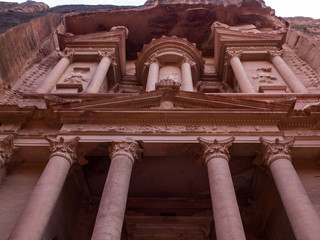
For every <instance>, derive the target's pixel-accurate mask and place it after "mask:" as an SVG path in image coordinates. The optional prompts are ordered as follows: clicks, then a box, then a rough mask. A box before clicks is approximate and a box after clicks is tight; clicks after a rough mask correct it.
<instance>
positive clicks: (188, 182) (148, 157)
mask: <svg viewBox="0 0 320 240" xmlns="http://www.w3.org/2000/svg"><path fill="white" fill-rule="evenodd" d="M79 137H80V141H79V144H78V146H77V153H78V154H77V161H76V162H75V163H74V164H73V165H72V166H71V169H70V171H69V174H68V176H67V177H66V180H65V184H64V186H63V188H62V190H61V194H60V195H59V196H58V200H57V202H56V204H55V205H54V208H53V209H52V215H51V216H50V218H49V220H48V223H47V225H46V226H43V227H42V228H43V229H42V230H43V232H44V233H43V234H44V236H46V237H48V238H49V239H55V238H54V237H56V239H90V238H91V236H92V232H93V231H94V230H93V229H94V228H95V225H96V222H97V218H96V216H97V212H98V210H99V211H100V209H101V206H102V205H101V201H102V199H103V198H101V195H102V194H103V192H104V191H105V190H103V189H104V187H105V185H106V179H107V176H109V174H110V172H111V171H112V167H111V166H112V162H113V161H114V160H115V159H113V158H112V156H111V155H110V154H111V153H112V146H113V145H114V144H115V143H116V144H119V142H120V143H125V144H129V145H130V144H133V145H132V146H131V147H134V148H133V149H132V148H130V147H129V148H127V147H126V146H124V147H123V148H121V151H122V152H123V151H124V153H123V154H122V155H121V154H120V156H119V157H120V158H121V157H122V158H124V159H125V158H128V160H130V161H131V163H132V171H131V174H130V175H131V176H130V177H129V181H130V182H129V185H128V186H127V187H128V189H127V192H128V195H127V197H126V199H125V201H124V202H123V203H121V202H119V201H118V202H117V204H118V207H119V204H120V205H122V207H124V209H125V214H124V215H123V216H121V219H122V221H120V222H118V223H119V224H120V229H121V231H120V233H121V236H119V237H120V238H121V239H179V238H180V237H181V236H183V237H184V239H227V238H224V236H219V235H218V233H217V229H218V228H219V227H217V223H219V221H220V223H221V221H222V218H221V217H215V212H216V213H217V212H218V211H219V208H216V211H214V210H212V204H213V203H214V198H215V197H216V196H215V194H214V190H213V188H212V186H211V183H210V181H212V180H211V179H212V177H214V176H217V175H216V174H213V175H211V177H210V171H209V170H210V169H209V166H208V164H207V166H205V165H203V164H205V163H203V162H201V161H199V158H200V157H201V156H202V159H203V157H204V156H205V155H203V151H205V149H203V148H202V147H201V144H200V143H199V141H198V140H197V138H198V137H199V136H192V135H188V136H181V135H180V136H178V135H176V136H173V135H171V136H170V135H164V134H163V136H157V137H152V136H151V135H149V136H147V135H146V136H144V137H142V136H134V135H131V136H123V135H117V136H101V135H100V136H94V135H82V136H79ZM276 137H277V136H265V139H269V140H272V141H273V142H274V139H275V138H276ZM278 137H280V136H278ZM63 138H64V139H65V141H64V142H68V141H69V140H68V139H74V136H71V135H70V136H67V135H65V136H63ZM201 138H202V139H204V140H205V141H209V143H210V142H211V143H214V140H215V139H217V142H216V145H215V146H211V150H210V151H213V152H210V151H209V155H206V156H207V157H209V156H211V155H212V154H213V155H212V156H211V157H210V158H212V157H213V158H212V159H211V160H210V161H212V163H214V162H213V161H215V157H220V158H222V159H221V160H223V161H221V162H220V160H218V161H217V162H216V163H215V164H221V163H223V164H224V162H225V163H227V165H225V166H228V168H226V169H225V170H227V171H229V172H230V177H231V180H232V183H233V188H232V189H231V188H230V189H229V190H227V188H226V187H227V186H224V188H223V189H224V190H225V191H226V192H228V191H230V192H231V193H232V192H233V193H234V194H235V197H236V202H234V203H233V204H236V206H237V208H236V209H239V210H237V211H238V213H237V211H236V212H235V213H231V217H232V216H234V215H233V214H235V215H237V214H239V216H240V221H238V224H240V226H241V227H242V226H243V230H242V231H243V233H244V234H245V238H244V239H262V238H261V236H264V237H267V236H268V234H270V236H274V234H280V233H281V234H282V235H283V236H286V239H293V237H294V236H296V234H297V233H296V232H295V230H293V229H292V227H291V224H290V222H291V220H290V219H289V220H290V221H289V220H288V217H287V214H286V210H285V209H286V207H285V204H288V203H286V202H283V201H281V200H280V197H279V194H278V191H279V189H277V187H276V185H275V184H274V180H273V178H272V172H270V171H269V170H268V169H267V167H263V166H265V165H260V162H261V161H262V160H259V159H262V158H260V157H259V156H260V155H259V154H257V152H259V151H260V149H261V143H260V141H259V136H253V137H251V136H236V137H235V139H234V140H233V141H232V139H230V137H228V136H217V135H206V136H203V135H202V136H201ZM56 139H57V140H56V141H57V142H61V139H59V138H56ZM92 139H95V140H94V141H92ZM228 139H229V140H228ZM280 139H281V137H280ZM114 140H116V141H114ZM225 140H228V141H229V142H232V143H231V145H230V147H228V148H226V147H223V146H222V145H221V142H222V143H223V142H224V141H225ZM281 142H283V140H280V143H281ZM14 143H15V146H17V147H19V149H18V150H16V153H15V155H16V156H17V157H19V158H22V157H23V158H24V159H25V162H22V163H19V164H17V163H15V164H13V163H11V165H10V164H8V167H7V168H8V170H9V171H8V175H7V177H6V178H5V180H4V181H3V183H2V184H1V185H0V191H1V192H0V193H1V195H3V194H6V193H7V191H8V188H7V187H6V186H7V184H14V182H15V181H16V180H15V179H18V173H19V171H21V170H22V169H24V168H25V166H31V168H34V172H35V173H36V172H37V175H38V176H40V175H43V174H44V173H45V172H42V171H43V170H42V167H41V166H43V167H44V165H41V164H43V162H46V161H48V160H45V159H49V152H48V146H49V143H48V141H47V140H45V139H39V138H38V139H30V138H28V139H27V138H17V139H15V141H14ZM294 144H295V145H294V147H293V148H292V149H293V152H292V159H293V164H294V166H295V168H296V171H297V172H298V175H299V177H300V179H301V180H302V183H303V186H304V188H305V189H306V191H307V192H308V195H309V196H310V199H311V202H312V203H313V205H314V207H315V212H316V211H317V209H319V206H318V205H317V204H318V201H317V199H318V197H319V196H318V195H317V193H316V192H313V191H312V189H313V188H314V187H315V186H316V185H317V182H316V181H315V178H314V177H313V178H312V177H309V176H311V175H312V176H317V174H318V172H317V170H316V169H315V168H314V167H315V166H314V165H315V163H314V161H315V160H316V158H317V154H318V150H317V149H318V147H316V146H312V143H311V142H310V144H309V145H308V144H306V143H305V141H300V140H299V139H298V140H296V141H295V143H294ZM306 145H308V147H306ZM208 146H210V144H209V145H208ZM221 147H222V149H221ZM209 148H210V147H209ZM36 149H37V152H38V153H39V154H38V155H37V156H35V154H34V152H35V150H36ZM108 149H109V151H108ZM130 149H131V150H130ZM134 149H136V151H137V150H138V152H135V153H136V154H137V155H136V157H134V161H132V160H131V159H130V158H131V157H132V156H134V154H135V153H134V152H132V151H133V150H134ZM141 150H143V153H142V152H141ZM227 150H228V151H229V150H230V152H229V154H230V158H228V159H224V158H223V156H228V152H226V151H227ZM51 151H52V150H51ZM221 151H222V152H221ZM128 153H129V155H128ZM210 153H211V155H210ZM216 153H219V154H218V156H216V155H215V154H216ZM306 153H308V154H307V155H308V156H307V155H306ZM130 154H131V155H130ZM132 154H133V155H132ZM221 154H222V155H221ZM223 154H225V155H223ZM51 155H52V153H51ZM35 159H37V161H36V162H38V163H36V162H35ZM227 160H228V161H227ZM50 161H51V160H50ZM124 161H126V160H124ZM210 161H209V163H210ZM114 162H115V161H114ZM275 162H276V161H275ZM275 162H274V163H275ZM287 162H288V163H289V164H291V163H290V161H288V160H287ZM274 163H273V164H274ZM257 165H259V166H257ZM36 166H40V167H36ZM260 166H261V167H260ZM47 168H48V166H47V167H46V169H47ZM37 169H38V170H37ZM120 169H123V167H121V168H120ZM215 169H218V168H216V167H215ZM264 169H265V170H264ZM24 171H25V170H24ZM121 171H122V170H121ZM208 171H209V172H208ZM219 171H221V170H219ZM306 172H308V174H306ZM212 173H214V172H212ZM212 173H211V174H212ZM125 174H128V172H127V173H123V174H122V175H125ZM306 176H308V177H306ZM42 177H43V176H42ZM119 177H120V178H121V175H119ZM59 179H60V180H61V178H59ZM59 179H56V180H57V181H58V180H59ZM119 181H121V179H120V180H119ZM213 181H215V183H216V185H214V186H215V187H217V184H219V180H217V179H216V180H213ZM217 181H218V182H217ZM10 182H11V183H10ZM35 182H36V181H34V182H33V183H30V184H31V185H33V184H35ZM224 182H225V181H224ZM116 184H119V183H118V181H117V183H116ZM117 186H118V185H117ZM32 188H33V187H29V191H31V190H32ZM11 189H12V188H11ZM210 189H211V193H210ZM118 190H119V188H118V187H116V188H115V189H114V190H112V191H113V193H112V197H114V196H115V194H117V193H118ZM216 191H217V190H216ZM30 194H31V196H32V193H31V192H29V195H30ZM217 194H219V193H217ZM27 195H28V194H26V196H27ZM280 195H281V194H280ZM218 196H219V197H223V195H220V194H219V195H218ZM27 198H28V197H26V198H25V199H24V203H23V204H21V205H24V206H25V205H26V204H27V202H26V200H27ZM100 198H101V199H100ZM107 198H108V197H107ZM229 199H230V197H228V198H227V200H229ZM0 201H1V200H0ZM107 201H108V199H107ZM220 203H221V200H220ZM8 204H10V203H7V205H8ZM12 204H13V203H12ZM110 204H111V202H110V201H108V205H107V206H110ZM224 204H228V203H227V202H225V203H224ZM229 204H230V203H229ZM231 204H232V203H231ZM67 206H68V210H67V211H64V210H63V209H65V207H67ZM283 206H284V207H283ZM114 207H115V208H117V205H115V206H114ZM220 210H221V209H220ZM222 210H224V208H222ZM20 211H22V209H20ZM116 213H119V212H118V211H117V210H116ZM222 213H223V212H222ZM19 214H20V213H18V212H17V213H16V214H15V216H12V219H11V221H12V222H16V220H17V219H18V216H19ZM14 219H15V220H14ZM231 219H233V218H231ZM271 219H272V220H271ZM31 220H32V214H31V215H29V217H28V222H30V221H31ZM231 221H233V220H231ZM116 222H117V221H114V223H116ZM276 223H278V224H276ZM61 224H62V225H64V224H65V226H66V228H62V225H61ZM56 227H58V228H59V229H60V231H57V228H56ZM118 227H119V226H118ZM61 229H63V230H61ZM232 230H235V228H233V229H232ZM238 231H240V235H241V228H240V230H239V229H238ZM271 232H272V234H271ZM228 233H230V232H228ZM237 234H239V232H237ZM119 237H118V238H119ZM120 238H119V239H120ZM296 238H297V236H296ZM12 239H14V238H12ZM93 239H94V238H93ZM96 239H100V238H99V237H97V238H96ZM101 239H108V238H101ZM297 239H298V238H297ZM310 239H312V238H310Z"/></svg>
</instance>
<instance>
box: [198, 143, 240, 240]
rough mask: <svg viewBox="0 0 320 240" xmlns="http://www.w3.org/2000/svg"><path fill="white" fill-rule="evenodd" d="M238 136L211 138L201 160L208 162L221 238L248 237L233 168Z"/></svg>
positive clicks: (205, 146)
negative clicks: (233, 146)
mask: <svg viewBox="0 0 320 240" xmlns="http://www.w3.org/2000/svg"><path fill="white" fill-rule="evenodd" d="M233 140H234V138H233V137H232V138H229V139H226V140H223V141H217V140H214V141H207V140H205V139H202V138H198V141H199V142H200V144H201V145H202V149H203V155H202V159H201V161H202V162H203V163H205V164H206V165H207V168H208V175H209V185H210V192H211V200H212V209H213V217H214V225H215V229H216V235H217V236H216V237H217V240H245V239H246V238H245V234H244V230H243V226H242V222H241V217H240V212H239V207H238V203H237V199H236V194H235V191H234V186H233V183H232V177H231V173H230V169H229V159H230V155H229V150H228V148H229V147H230V146H231V144H232V142H233Z"/></svg>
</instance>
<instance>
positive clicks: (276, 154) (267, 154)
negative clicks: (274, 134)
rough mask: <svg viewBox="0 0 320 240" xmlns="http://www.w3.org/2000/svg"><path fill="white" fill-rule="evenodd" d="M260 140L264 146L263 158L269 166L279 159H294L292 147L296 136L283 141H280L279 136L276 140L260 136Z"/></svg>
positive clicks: (262, 150) (262, 149)
mask: <svg viewBox="0 0 320 240" xmlns="http://www.w3.org/2000/svg"><path fill="white" fill-rule="evenodd" d="M259 140H260V142H261V147H262V148H261V153H262V160H263V162H264V164H265V165H266V166H267V167H270V165H271V164H272V163H273V162H274V161H276V160H278V159H286V160H289V161H292V160H291V151H290V147H292V146H293V143H294V141H295V139H294V138H290V139H287V140H283V141H280V140H279V138H277V139H276V140H275V141H270V140H267V139H265V138H263V137H260V139H259Z"/></svg>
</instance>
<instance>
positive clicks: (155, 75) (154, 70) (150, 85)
mask: <svg viewBox="0 0 320 240" xmlns="http://www.w3.org/2000/svg"><path fill="white" fill-rule="evenodd" d="M159 69H160V66H159V63H158V62H157V61H153V62H151V63H150V66H149V72H148V79H147V85H146V92H151V91H154V90H155V89H156V82H158V80H159Z"/></svg>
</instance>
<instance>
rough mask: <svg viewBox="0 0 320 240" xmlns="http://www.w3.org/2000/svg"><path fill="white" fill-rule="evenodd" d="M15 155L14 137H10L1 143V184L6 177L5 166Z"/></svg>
mask: <svg viewBox="0 0 320 240" xmlns="http://www.w3.org/2000/svg"><path fill="white" fill-rule="evenodd" d="M12 154H13V136H12V135H9V136H7V137H5V138H4V139H3V140H1V141H0V183H1V181H2V180H3V178H4V177H5V175H6V169H5V165H6V163H7V162H9V161H10V159H11V156H12Z"/></svg>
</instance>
